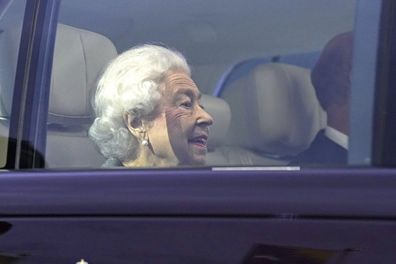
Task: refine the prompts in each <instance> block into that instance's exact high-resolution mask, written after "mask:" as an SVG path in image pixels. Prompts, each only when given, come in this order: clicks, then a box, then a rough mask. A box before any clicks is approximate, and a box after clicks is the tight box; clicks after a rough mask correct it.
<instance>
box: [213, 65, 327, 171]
mask: <svg viewBox="0 0 396 264" xmlns="http://www.w3.org/2000/svg"><path fill="white" fill-rule="evenodd" d="M230 74H238V75H239V76H238V77H237V78H232V76H231V78H228V79H232V81H228V82H226V83H225V86H224V87H222V88H221V92H220V93H219V94H218V96H220V97H221V98H223V99H224V100H225V101H226V102H227V103H228V104H229V105H230V108H231V115H232V119H231V124H230V129H229V130H228V133H227V136H226V143H225V144H226V145H227V146H228V147H230V146H231V147H233V148H236V149H244V150H245V151H249V152H250V155H251V156H252V157H257V156H259V157H261V158H262V160H261V161H260V160H259V159H257V158H255V159H253V160H252V159H246V155H240V163H243V165H280V164H288V162H289V160H290V159H291V158H292V157H293V156H295V155H297V154H298V153H300V152H302V151H304V150H305V149H306V148H308V146H309V145H310V143H311V142H312V140H313V139H314V137H315V135H316V133H317V132H318V131H319V130H320V129H322V128H323V127H325V125H326V114H325V112H324V111H323V109H322V108H321V107H320V105H319V102H318V100H317V98H316V94H315V91H314V88H313V86H312V84H311V81H310V70H309V69H306V68H303V67H299V66H294V65H288V64H283V63H266V62H263V63H256V64H255V65H253V66H252V67H250V68H249V69H248V70H247V71H246V69H245V71H244V73H242V74H241V73H240V72H232V71H231V72H230ZM238 155H239V154H238Z"/></svg>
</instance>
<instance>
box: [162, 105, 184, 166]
mask: <svg viewBox="0 0 396 264" xmlns="http://www.w3.org/2000/svg"><path fill="white" fill-rule="evenodd" d="M185 115H186V113H184V112H183V110H182V109H179V108H169V109H166V110H165V117H166V124H167V129H168V135H169V142H170V144H171V147H172V149H173V151H174V153H175V155H176V157H177V158H178V160H179V162H180V163H184V162H185V159H186V158H187V155H186V154H187V153H186V152H187V148H188V137H187V135H184V133H183V127H182V119H183V117H184V116H185Z"/></svg>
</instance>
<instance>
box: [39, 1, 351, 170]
mask: <svg viewBox="0 0 396 264" xmlns="http://www.w3.org/2000/svg"><path fill="white" fill-rule="evenodd" d="M355 5H356V1H355V0H347V1H345V0H335V1H331V2H329V1H325V0H319V1H317V0H316V1H312V0H304V1H298V3H297V2H296V1H292V0H288V1H286V0H284V1H251V2H249V3H246V2H245V1H241V0H232V1H228V3H227V8H224V1H212V2H211V5H210V6H208V5H206V4H204V3H203V1H198V0H197V1H184V2H180V1H176V0H170V1H160V0H149V1H145V2H136V1H132V0H131V1H129V0H122V1H121V0H115V1H94V0H91V1H89V0H87V1H77V0H69V1H63V2H62V5H61V10H60V18H59V25H58V33H57V40H56V45H55V55H54V66H53V76H52V87H51V99H50V105H49V124H48V138H47V155H46V161H47V164H48V166H49V167H53V168H56V167H66V168H70V167H93V168H94V167H128V168H138V167H145V168H146V167H150V168H151V167H176V166H177V167H191V166H192V167H199V166H288V165H293V166H294V165H297V166H300V165H301V166H326V167H330V166H344V165H347V161H346V160H347V152H348V127H349V122H348V116H349V101H350V100H349V87H350V75H351V74H350V72H351V60H352V55H353V53H352V50H351V47H352V40H353V30H354V18H355ZM324 10H325V11H326V12H324ZM164 14H171V15H164ZM59 149H62V150H63V151H62V152H60V151H59Z"/></svg>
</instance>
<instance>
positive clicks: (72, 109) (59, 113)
mask: <svg viewBox="0 0 396 264" xmlns="http://www.w3.org/2000/svg"><path fill="white" fill-rule="evenodd" d="M116 55H117V51H116V49H115V47H114V45H113V43H112V42H111V41H110V40H109V39H108V38H106V37H104V36H102V35H100V34H97V33H94V32H90V31H86V30H82V29H78V28H74V27H71V26H67V25H62V24H59V25H58V29H57V36H56V42H55V51H54V61H53V68H52V80H51V92H50V102H49V110H48V111H49V112H48V131H47V149H46V162H47V164H48V167H50V168H71V167H79V168H83V167H100V166H101V164H103V162H104V158H103V157H102V155H101V154H100V153H99V151H98V149H97V147H96V145H95V144H94V143H93V142H92V141H91V140H90V139H89V138H88V132H87V131H88V128H89V126H90V125H91V124H92V121H93V112H92V109H91V94H92V92H93V91H94V89H95V86H96V80H97V78H98V76H99V75H100V73H101V72H102V70H103V69H104V68H105V66H106V65H107V64H108V63H109V61H110V60H111V59H113V58H114V57H116Z"/></svg>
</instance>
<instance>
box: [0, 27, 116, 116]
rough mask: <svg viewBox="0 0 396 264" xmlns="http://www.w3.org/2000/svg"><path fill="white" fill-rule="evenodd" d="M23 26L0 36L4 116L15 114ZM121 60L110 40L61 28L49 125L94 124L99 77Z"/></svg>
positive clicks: (52, 85) (5, 31) (0, 72)
mask: <svg viewBox="0 0 396 264" xmlns="http://www.w3.org/2000/svg"><path fill="white" fill-rule="evenodd" d="M20 31H21V26H15V27H14V28H12V29H7V30H4V32H2V33H1V35H0V54H1V55H4V56H2V62H1V63H0V80H1V84H0V88H1V100H0V102H1V105H0V106H1V107H2V109H0V110H1V112H2V113H1V114H2V115H3V116H9V114H10V112H11V103H12V100H11V98H12V93H13V82H14V78H15V72H13V71H15V67H16V61H17V60H16V58H17V56H18V47H19V45H18V43H19V36H20ZM115 56H117V51H116V49H115V47H114V45H113V43H112V42H111V41H110V40H109V39H108V38H106V37H104V36H102V35H100V34H97V33H94V32H90V31H87V30H82V29H78V28H74V27H71V26H67V25H63V24H58V28H57V34H56V42H55V50H54V60H53V67H52V77H51V78H52V79H51V92H50V102H49V115H48V122H49V123H58V124H81V122H91V120H90V118H91V104H90V93H91V90H92V89H93V88H95V82H96V79H97V77H98V75H99V73H100V72H101V71H102V70H103V68H104V67H105V66H106V65H107V63H108V62H109V61H110V60H111V59H112V58H114V57H115Z"/></svg>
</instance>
